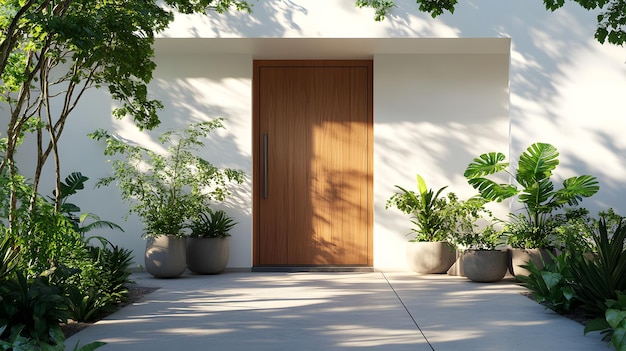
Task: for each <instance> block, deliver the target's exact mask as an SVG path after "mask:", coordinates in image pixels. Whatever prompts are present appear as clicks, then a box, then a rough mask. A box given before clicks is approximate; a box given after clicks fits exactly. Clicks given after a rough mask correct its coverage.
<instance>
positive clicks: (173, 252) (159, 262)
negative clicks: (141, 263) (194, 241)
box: [145, 235, 187, 278]
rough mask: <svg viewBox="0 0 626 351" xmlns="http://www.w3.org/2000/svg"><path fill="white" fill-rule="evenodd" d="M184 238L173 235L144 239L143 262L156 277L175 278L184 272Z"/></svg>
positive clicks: (185, 266)
mask: <svg viewBox="0 0 626 351" xmlns="http://www.w3.org/2000/svg"><path fill="white" fill-rule="evenodd" d="M186 253H187V248H186V241H185V238H181V237H177V236H174V235H159V236H157V237H154V236H151V237H148V238H147V240H146V254H145V264H146V270H147V271H148V273H150V274H152V275H153V276H154V277H156V278H176V277H178V276H180V275H181V274H183V272H185V269H186V268H187V265H186V256H187V255H186Z"/></svg>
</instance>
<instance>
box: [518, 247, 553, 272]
mask: <svg viewBox="0 0 626 351" xmlns="http://www.w3.org/2000/svg"><path fill="white" fill-rule="evenodd" d="M508 251H509V273H511V275H513V276H518V275H526V276H527V275H529V274H530V272H529V271H528V270H527V269H525V268H522V267H520V265H525V264H528V262H529V261H533V263H535V265H536V266H537V267H538V268H539V269H541V268H543V263H544V262H550V261H552V257H550V251H549V250H547V249H509V250H508Z"/></svg>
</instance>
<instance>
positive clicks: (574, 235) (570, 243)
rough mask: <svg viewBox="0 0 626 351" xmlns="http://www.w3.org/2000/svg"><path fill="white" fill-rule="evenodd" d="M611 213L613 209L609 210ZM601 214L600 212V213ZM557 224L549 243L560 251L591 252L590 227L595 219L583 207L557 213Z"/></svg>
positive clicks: (594, 223)
mask: <svg viewBox="0 0 626 351" xmlns="http://www.w3.org/2000/svg"><path fill="white" fill-rule="evenodd" d="M609 211H610V212H611V213H612V212H613V210H612V209H611V210H609ZM601 215H602V213H601ZM555 217H557V220H556V221H554V222H555V224H558V225H556V226H555V227H554V230H553V235H554V236H553V238H552V240H551V243H550V244H551V245H552V246H554V247H555V248H557V249H559V250H562V251H565V250H567V251H570V252H593V250H594V248H593V240H592V238H591V236H592V232H593V230H592V228H593V226H594V225H596V221H595V220H594V219H593V218H591V217H590V216H589V211H588V210H587V209H585V208H576V209H566V210H565V214H558V215H556V216H555Z"/></svg>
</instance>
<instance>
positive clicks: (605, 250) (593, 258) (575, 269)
mask: <svg viewBox="0 0 626 351" xmlns="http://www.w3.org/2000/svg"><path fill="white" fill-rule="evenodd" d="M603 216H604V217H601V218H600V220H599V221H598V223H597V228H595V229H594V231H593V233H592V240H593V244H594V248H595V251H594V252H591V253H584V252H575V251H572V252H570V254H571V256H572V259H571V262H570V269H571V273H572V288H573V289H574V292H575V293H576V296H577V299H578V300H580V302H581V308H582V309H583V310H584V311H585V312H586V313H587V314H588V315H590V316H592V317H600V316H603V315H604V314H605V310H606V305H605V301H606V300H610V299H616V298H617V296H616V291H626V252H625V247H624V244H625V240H626V224H625V223H624V222H623V221H622V220H621V219H620V220H619V222H617V223H615V222H614V221H613V220H614V218H613V220H612V217H610V214H609V215H607V214H603Z"/></svg>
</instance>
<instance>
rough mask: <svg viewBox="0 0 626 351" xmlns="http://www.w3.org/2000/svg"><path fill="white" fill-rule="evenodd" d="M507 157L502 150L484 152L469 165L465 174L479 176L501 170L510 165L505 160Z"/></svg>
mask: <svg viewBox="0 0 626 351" xmlns="http://www.w3.org/2000/svg"><path fill="white" fill-rule="evenodd" d="M505 159H506V156H505V155H504V154H503V153H501V152H490V153H486V154H482V155H480V156H479V157H477V158H475V159H474V161H472V162H471V163H470V164H469V165H468V166H467V168H466V169H465V173H463V175H464V176H465V177H466V178H478V177H484V176H486V175H490V174H494V173H497V172H500V171H502V170H504V169H506V168H507V167H508V166H509V163H508V162H504V160H505Z"/></svg>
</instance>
